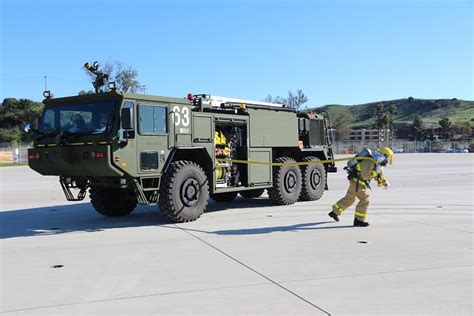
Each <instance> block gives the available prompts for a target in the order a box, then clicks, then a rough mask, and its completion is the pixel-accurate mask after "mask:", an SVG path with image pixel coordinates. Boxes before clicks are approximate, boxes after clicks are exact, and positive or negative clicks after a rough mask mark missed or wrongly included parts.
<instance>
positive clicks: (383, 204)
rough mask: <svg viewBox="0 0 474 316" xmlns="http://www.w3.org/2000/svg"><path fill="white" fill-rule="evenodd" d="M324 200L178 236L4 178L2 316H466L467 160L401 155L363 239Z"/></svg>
mask: <svg viewBox="0 0 474 316" xmlns="http://www.w3.org/2000/svg"><path fill="white" fill-rule="evenodd" d="M338 166H339V169H340V171H339V172H338V173H337V174H329V188H330V190H329V191H326V192H325V194H324V196H323V197H322V199H321V200H319V201H315V202H299V203H296V204H294V205H290V206H273V205H272V204H271V203H270V201H269V200H268V199H267V198H266V196H264V197H261V198H258V199H254V200H245V199H243V198H238V199H236V200H235V201H234V202H231V203H223V204H221V203H214V202H210V205H209V209H208V212H206V213H205V214H204V215H203V216H202V217H201V218H200V219H199V220H197V221H196V222H193V223H187V224H177V225H175V224H169V223H166V222H165V221H164V219H163V217H162V216H161V214H160V213H159V208H158V207H151V206H140V207H138V208H137V209H136V210H135V211H134V213H132V214H131V215H130V216H128V217H125V218H106V217H102V216H101V215H98V214H97V213H96V212H95V211H94V209H93V208H92V206H91V205H90V203H89V202H88V201H87V200H85V201H83V202H76V203H71V202H67V201H65V198H64V197H63V193H62V191H61V188H60V185H59V183H58V181H57V178H56V177H43V176H40V175H39V174H36V173H35V172H33V171H32V170H30V169H29V168H28V167H8V168H0V177H1V187H0V188H1V208H0V209H1V212H0V251H1V252H0V256H1V261H0V264H1V266H0V283H1V287H0V314H2V315H72V314H74V315H104V314H114V315H136V314H165V315H168V314H195V315H199V314H205V315H240V314H252V315H276V314H278V315H328V314H331V315H355V314H359V315H367V314H374V315H381V314H383V315H406V314H428V315H437V314H438V315H472V314H473V313H474V307H473V279H474V278H473V249H472V248H473V232H474V228H473V178H474V177H473V175H474V168H473V167H474V160H473V155H472V154H399V155H397V156H396V158H395V164H394V165H393V166H390V167H388V168H387V169H386V175H387V178H388V179H389V181H390V182H391V183H392V187H391V188H390V189H389V190H388V191H384V190H381V189H378V188H376V186H375V185H374V187H375V188H373V190H372V192H371V205H370V209H369V216H368V218H367V219H368V221H369V222H370V223H371V226H370V227H368V228H359V227H353V226H352V221H353V213H354V207H352V208H350V209H348V210H347V211H346V213H345V214H344V215H343V216H342V217H341V221H340V222H339V223H336V222H333V221H332V220H331V219H330V218H329V217H328V216H327V213H328V212H329V210H330V207H331V205H332V204H333V203H334V202H335V201H337V200H338V199H339V198H341V197H342V196H343V195H344V194H345V190H346V189H347V180H346V177H345V172H344V171H343V170H342V167H343V166H344V164H343V163H340V164H338Z"/></svg>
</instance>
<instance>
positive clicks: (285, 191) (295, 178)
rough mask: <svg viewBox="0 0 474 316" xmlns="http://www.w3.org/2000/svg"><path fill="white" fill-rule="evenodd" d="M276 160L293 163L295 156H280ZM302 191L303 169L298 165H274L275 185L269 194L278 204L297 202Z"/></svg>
mask: <svg viewBox="0 0 474 316" xmlns="http://www.w3.org/2000/svg"><path fill="white" fill-rule="evenodd" d="M275 162H278V163H292V162H296V161H295V160H294V159H293V158H289V157H280V158H277V159H276V161H275ZM300 193H301V170H300V167H298V166H275V167H273V187H272V188H271V189H269V190H268V195H269V196H270V199H271V200H272V201H273V203H275V204H277V205H289V204H293V203H295V202H296V201H297V200H298V198H299V196H300Z"/></svg>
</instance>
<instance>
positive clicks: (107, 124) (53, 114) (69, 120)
mask: <svg viewBox="0 0 474 316" xmlns="http://www.w3.org/2000/svg"><path fill="white" fill-rule="evenodd" d="M115 103H116V101H113V100H112V101H100V102H91V103H79V104H65V105H59V106H51V107H47V108H45V110H44V112H43V116H42V117H41V121H40V124H39V128H38V131H39V133H40V134H45V133H50V132H54V131H61V130H63V131H66V132H69V133H71V134H100V133H105V132H108V131H110V129H111V127H112V123H111V120H112V112H113V110H114V107H115Z"/></svg>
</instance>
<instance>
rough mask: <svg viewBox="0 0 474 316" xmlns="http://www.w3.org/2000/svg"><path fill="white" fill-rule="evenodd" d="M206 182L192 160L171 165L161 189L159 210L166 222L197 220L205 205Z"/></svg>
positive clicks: (206, 194) (204, 176)
mask: <svg viewBox="0 0 474 316" xmlns="http://www.w3.org/2000/svg"><path fill="white" fill-rule="evenodd" d="M208 199H209V183H208V181H207V176H206V174H205V173H204V171H203V170H202V168H201V167H200V166H199V165H197V164H196V163H194V162H192V161H186V160H179V161H175V162H173V163H171V165H170V166H169V169H168V171H167V172H166V174H164V175H163V178H162V180H161V186H160V200H159V204H160V208H161V212H162V213H163V215H164V216H165V217H166V219H167V220H169V221H172V222H178V223H185V222H192V221H195V220H196V219H198V218H199V217H200V216H201V215H202V213H204V210H205V209H206V206H207V201H208Z"/></svg>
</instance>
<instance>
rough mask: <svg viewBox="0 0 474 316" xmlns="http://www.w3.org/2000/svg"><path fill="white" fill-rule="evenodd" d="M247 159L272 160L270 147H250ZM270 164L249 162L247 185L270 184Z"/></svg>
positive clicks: (269, 161)
mask: <svg viewBox="0 0 474 316" xmlns="http://www.w3.org/2000/svg"><path fill="white" fill-rule="evenodd" d="M249 160H252V161H262V162H268V163H271V162H272V150H271V148H261V149H256V148H251V149H250V150H249ZM271 175H272V166H271V165H260V164H258V165H257V164H249V181H248V182H249V185H250V186H258V185H270V184H271V183H272V176H271Z"/></svg>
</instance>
